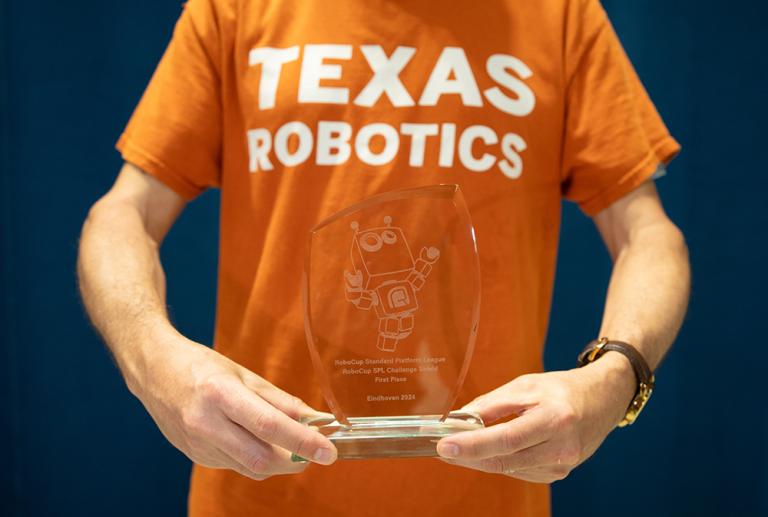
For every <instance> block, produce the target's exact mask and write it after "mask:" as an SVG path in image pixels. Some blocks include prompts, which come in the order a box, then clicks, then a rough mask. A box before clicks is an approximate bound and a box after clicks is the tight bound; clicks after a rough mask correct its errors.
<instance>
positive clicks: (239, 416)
mask: <svg viewBox="0 0 768 517" xmlns="http://www.w3.org/2000/svg"><path fill="white" fill-rule="evenodd" d="M233 393H234V396H231V397H227V398H225V399H224V400H223V401H222V405H221V406H222V410H223V411H224V413H225V414H226V415H227V416H228V417H229V418H230V419H232V420H233V421H234V422H236V423H238V424H240V425H241V426H243V427H244V428H245V429H247V430H248V431H249V432H250V433H252V434H253V435H254V436H256V437H257V438H259V439H261V440H263V441H265V442H267V443H269V444H273V445H277V446H279V447H282V448H283V449H286V450H287V451H290V452H294V453H296V454H298V455H299V456H301V457H302V458H306V459H308V460H310V461H314V462H316V463H320V464H323V465H330V464H331V463H333V462H334V461H336V457H337V452H336V447H334V446H333V444H332V443H331V442H330V440H328V439H327V438H326V437H325V436H323V435H322V434H320V433H318V432H317V431H313V430H312V429H310V428H308V427H307V426H305V425H303V424H300V423H299V422H297V421H295V420H293V419H292V418H291V417H289V416H288V415H286V414H285V413H283V412H281V411H280V410H278V409H276V408H275V407H274V406H272V405H271V404H269V403H268V402H267V401H265V400H264V399H262V398H261V397H259V396H258V395H256V394H255V393H253V392H252V391H250V390H248V389H247V388H245V387H244V386H243V385H242V384H237V385H236V387H235V389H234V390H233Z"/></svg>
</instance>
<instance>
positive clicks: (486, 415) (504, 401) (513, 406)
mask: <svg viewBox="0 0 768 517" xmlns="http://www.w3.org/2000/svg"><path fill="white" fill-rule="evenodd" d="M526 386H527V381H526V380H525V378H524V377H518V379H515V380H514V381H512V382H509V383H507V384H505V385H503V386H499V387H498V388H496V389H495V390H493V391H489V392H488V393H486V394H485V395H482V396H480V397H478V398H476V399H475V400H473V401H472V402H470V403H469V404H466V405H465V406H464V407H462V408H461V409H460V411H469V412H473V413H478V414H479V415H480V416H481V417H482V418H483V421H484V422H486V423H489V422H495V421H497V420H499V419H501V418H504V417H507V416H510V415H518V414H520V413H522V412H524V411H525V410H527V409H530V408H532V407H535V406H536V405H537V404H538V402H539V400H538V397H537V396H536V394H535V393H534V392H533V391H532V390H528V389H525V387H526Z"/></svg>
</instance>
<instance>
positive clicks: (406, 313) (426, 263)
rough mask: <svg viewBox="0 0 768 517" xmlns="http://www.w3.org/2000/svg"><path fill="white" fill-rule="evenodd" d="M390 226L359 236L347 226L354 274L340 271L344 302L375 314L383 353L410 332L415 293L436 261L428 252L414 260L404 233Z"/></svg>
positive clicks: (356, 226)
mask: <svg viewBox="0 0 768 517" xmlns="http://www.w3.org/2000/svg"><path fill="white" fill-rule="evenodd" d="M391 223H392V218H391V217H390V216H385V217H384V224H385V225H386V226H380V227H376V228H369V229H367V230H360V225H359V224H358V223H357V221H354V222H353V223H352V224H351V227H352V230H353V231H354V232H355V234H354V238H353V239H352V250H351V254H352V267H353V270H352V272H349V271H344V279H345V282H344V283H345V286H346V298H347V300H349V301H350V302H352V303H353V304H354V305H355V306H356V307H357V308H358V309H363V310H370V309H371V308H374V309H375V310H376V315H377V316H378V318H379V337H378V341H377V343H376V347H377V348H378V349H379V350H383V351H385V352H394V351H395V349H396V348H397V342H398V341H400V340H401V339H405V338H406V337H408V336H409V335H410V334H411V332H412V331H413V314H414V313H415V312H416V311H417V310H418V308H419V303H418V300H417V299H416V293H417V292H418V291H419V290H420V289H421V288H422V286H423V285H424V282H425V281H426V278H427V276H428V275H429V273H430V271H432V264H434V263H435V262H437V260H438V259H439V258H440V250H438V249H437V248H435V247H434V246H430V247H428V248H427V247H423V248H421V251H420V252H419V257H418V258H417V259H416V260H414V259H413V255H412V254H411V248H410V247H409V246H408V241H407V240H406V239H405V234H404V233H403V230H402V229H401V228H398V227H396V226H391Z"/></svg>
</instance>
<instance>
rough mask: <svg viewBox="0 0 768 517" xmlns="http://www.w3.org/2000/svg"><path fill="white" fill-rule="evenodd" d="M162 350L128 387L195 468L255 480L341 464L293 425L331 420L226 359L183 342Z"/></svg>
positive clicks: (326, 446)
mask: <svg viewBox="0 0 768 517" xmlns="http://www.w3.org/2000/svg"><path fill="white" fill-rule="evenodd" d="M156 345H157V346H155V347H154V350H155V351H157V352H156V354H157V355H155V356H153V357H152V358H151V360H145V361H144V363H145V364H147V365H148V366H147V367H146V371H145V372H142V374H141V375H140V376H139V377H140V378H141V379H142V380H141V382H137V381H135V380H134V382H129V386H130V387H131V391H133V392H134V394H136V395H137V396H138V397H139V399H140V400H141V401H142V402H143V403H144V406H145V407H146V408H147V410H148V411H149V413H150V414H151V415H152V418H154V420H155V422H156V423H157V425H158V427H159V428H160V430H161V431H162V432H163V434H164V435H165V437H166V438H167V439H168V440H169V441H170V442H171V443H172V444H173V445H174V446H175V447H176V448H178V449H179V450H181V451H182V452H183V453H184V454H186V455H187V456H188V457H189V458H190V459H191V460H192V461H194V462H195V463H198V464H200V465H204V466H206V467H212V468H228V469H232V470H235V471H237V472H239V473H240V474H242V475H244V476H247V477H249V478H252V479H256V480H263V479H266V478H268V477H270V476H273V475H276V474H290V473H297V472H301V471H302V470H304V469H305V468H306V467H307V463H296V462H292V461H291V459H290V458H291V453H292V452H293V453H296V454H298V455H299V456H301V457H303V458H307V459H309V460H311V461H314V462H316V463H320V464H323V465H329V464H331V463H333V462H334V461H335V460H336V457H337V452H336V448H335V447H334V446H333V444H332V443H331V442H330V441H329V440H328V439H327V438H325V437H324V436H322V435H321V434H320V433H318V432H316V431H314V430H312V429H310V428H308V427H306V426H304V425H303V424H300V423H299V422H297V421H296V420H297V419H298V418H300V417H301V416H304V415H313V414H318V415H326V416H327V413H320V412H318V411H315V410H314V409H312V408H310V407H309V406H307V405H306V404H305V403H304V402H302V401H301V400H300V399H298V398H297V397H294V396H292V395H289V394H288V393H286V392H284V391H282V390H280V389H278V388H277V387H275V386H273V385H272V384H270V383H269V382H267V381H266V380H264V379H262V378H261V377H259V376H258V375H256V374H254V373H253V372H251V371H249V370H247V369H246V368H243V367H242V366H240V365H238V364H236V363H234V362H233V361H231V360H229V359H228V358H226V357H224V356H223V355H221V354H219V353H217V352H215V351H214V350H211V349H209V348H207V347H205V346H203V345H200V344H198V343H194V342H192V341H189V340H186V339H184V338H183V337H181V336H175V337H172V338H169V339H167V342H161V343H156Z"/></svg>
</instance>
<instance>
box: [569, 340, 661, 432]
mask: <svg viewBox="0 0 768 517" xmlns="http://www.w3.org/2000/svg"><path fill="white" fill-rule="evenodd" d="M609 351H614V352H619V353H620V354H624V355H625V356H626V357H627V359H629V362H630V364H631V365H632V369H633V370H634V371H635V377H636V378H637V390H636V391H635V396H634V397H633V398H632V402H630V403H629V407H628V408H627V412H626V414H625V415H624V418H623V419H622V420H621V422H619V427H624V426H627V425H630V424H632V423H634V421H635V420H636V419H637V415H639V414H640V412H641V411H642V410H643V408H644V407H645V405H646V404H647V403H648V399H650V398H651V393H653V386H654V383H655V381H656V379H655V377H654V376H653V372H651V369H650V368H649V367H648V363H647V362H646V361H645V359H643V356H642V355H641V354H640V352H638V351H637V349H636V348H635V347H633V346H632V345H630V344H629V343H624V342H622V341H610V340H609V339H608V338H607V337H602V338H600V339H596V340H594V341H590V342H589V343H588V344H587V346H586V347H584V350H582V351H581V353H580V354H579V358H578V361H577V365H578V366H579V367H581V366H584V365H586V364H589V363H591V362H594V361H596V360H597V359H599V358H600V356H602V355H603V354H604V353H606V352H609Z"/></svg>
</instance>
